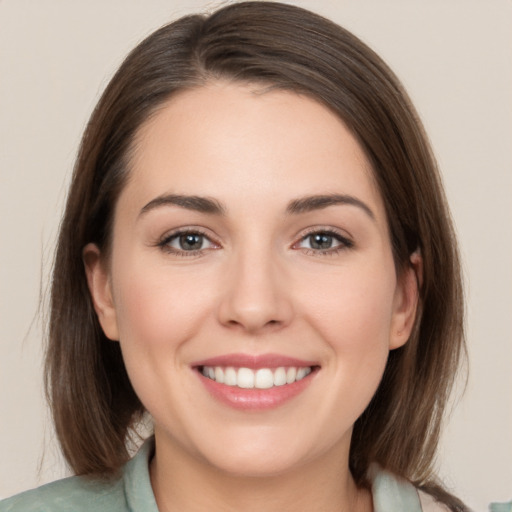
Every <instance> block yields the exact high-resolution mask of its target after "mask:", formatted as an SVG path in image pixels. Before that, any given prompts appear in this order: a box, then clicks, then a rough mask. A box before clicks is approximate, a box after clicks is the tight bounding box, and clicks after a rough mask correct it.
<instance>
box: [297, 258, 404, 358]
mask: <svg viewBox="0 0 512 512" xmlns="http://www.w3.org/2000/svg"><path fill="white" fill-rule="evenodd" d="M394 291H395V280H394V272H393V271H391V273H389V272H384V271H382V270H380V269H379V266H377V267H375V266H374V267H372V266H369V268H362V269H360V270H358V269H351V271H349V272H342V271H340V272H337V273H333V274H331V275H328V276H324V277H323V278H322V279H321V280H317V281H316V286H315V288H313V289H311V288H310V289H309V293H306V292H304V293H303V294H301V295H302V296H303V297H304V298H305V300H303V304H302V308H303V310H304V311H306V313H305V314H307V315H309V318H310V321H311V323H312V324H313V325H315V326H316V328H317V329H318V330H319V331H320V332H322V333H323V337H324V338H326V339H327V340H328V341H329V343H330V344H331V346H332V348H333V349H334V350H342V351H347V352H358V353H361V354H362V355H364V354H365V353H366V352H367V351H369V350H370V349H371V348H372V347H378V346H384V348H385V349H386V350H387V348H388V341H389V333H390V328H391V321H392V316H393V299H394Z"/></svg>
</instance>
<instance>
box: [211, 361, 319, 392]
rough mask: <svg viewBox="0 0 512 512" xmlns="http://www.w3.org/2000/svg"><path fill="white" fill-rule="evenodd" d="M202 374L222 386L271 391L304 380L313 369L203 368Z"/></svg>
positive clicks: (291, 367) (307, 367) (292, 367)
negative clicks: (270, 389) (274, 387)
mask: <svg viewBox="0 0 512 512" xmlns="http://www.w3.org/2000/svg"><path fill="white" fill-rule="evenodd" d="M201 371H202V374H203V375H204V376H205V377H208V378H209V379H212V380H214V381H216V382H219V383H220V384H225V385H227V386H234V387H239V388H244V389H253V388H257V389H269V388H271V387H273V386H284V385H285V384H293V383H294V382H296V381H299V380H302V379H303V378H304V377H306V376H307V375H309V374H310V373H311V371H312V370H311V367H309V366H306V367H300V368H296V367H294V366H290V367H288V368H284V367H282V366H281V367H279V368H276V369H270V368H260V369H258V370H252V369H250V368H238V370H237V369H236V368H233V367H232V366H228V367H222V366H203V368H202V370H201Z"/></svg>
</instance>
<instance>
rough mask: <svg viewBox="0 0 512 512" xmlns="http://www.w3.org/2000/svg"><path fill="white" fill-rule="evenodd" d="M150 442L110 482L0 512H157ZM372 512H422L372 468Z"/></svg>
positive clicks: (39, 493) (56, 491)
mask: <svg viewBox="0 0 512 512" xmlns="http://www.w3.org/2000/svg"><path fill="white" fill-rule="evenodd" d="M153 451H154V439H153V438H151V439H148V440H147V441H146V442H145V443H144V444H143V445H142V447H141V448H140V450H139V451H138V453H137V455H135V457H134V458H133V459H131V460H130V461H129V462H128V463H127V464H126V465H125V466H124V468H123V471H122V474H121V476H120V477H119V478H118V479H117V480H114V481H105V482H101V481H98V480H91V479H88V478H86V477H83V476H74V477H70V478H65V479H63V480H58V481H57V482H53V483H50V484H48V485H43V486H42V487H39V488H37V489H33V490H31V491H26V492H23V493H21V494H18V495H16V496H13V497H12V498H8V499H6V500H3V501H0V512H100V511H101V512H158V508H157V506H156V501H155V496H154V494H153V490H152V488H151V482H150V480H149V461H150V459H151V457H152V454H153ZM369 476H370V478H371V480H372V495H373V503H374V509H375V512H422V508H421V504H420V500H419V497H418V493H417V491H416V489H415V488H414V486H413V485H412V484H410V483H409V482H406V481H404V480H399V479H398V478H396V477H395V476H393V475H392V474H390V473H388V472H386V471H382V470H381V469H380V468H379V467H378V466H375V465H374V466H372V468H371V469H370V473H369Z"/></svg>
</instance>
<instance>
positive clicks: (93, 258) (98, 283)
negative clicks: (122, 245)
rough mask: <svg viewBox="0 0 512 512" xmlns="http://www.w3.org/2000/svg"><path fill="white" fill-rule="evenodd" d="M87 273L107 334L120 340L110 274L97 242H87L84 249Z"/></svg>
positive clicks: (92, 294) (83, 255) (95, 303)
mask: <svg viewBox="0 0 512 512" xmlns="http://www.w3.org/2000/svg"><path fill="white" fill-rule="evenodd" d="M82 259H83V262H84V265H85V274H86V276H87V284H88V286H89V293H90V294H91V298H92V302H93V305H94V310H95V311H96V315H97V316H98V320H99V322H100V325H101V327H102V329H103V332H104V333H105V336H106V337H107V338H109V339H111V340H115V341H117V340H119V330H118V328H117V315H116V309H115V305H114V299H113V295H112V289H111V282H110V275H109V272H108V270H107V268H106V265H105V262H104V261H103V259H102V257H101V252H100V250H99V248H98V246H97V245H96V244H87V245H86V246H85V247H84V249H83V251H82Z"/></svg>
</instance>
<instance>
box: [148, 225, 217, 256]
mask: <svg viewBox="0 0 512 512" xmlns="http://www.w3.org/2000/svg"><path fill="white" fill-rule="evenodd" d="M186 235H196V236H200V237H203V238H204V239H205V240H208V241H209V242H210V243H211V244H212V245H213V246H214V247H212V248H210V247H209V248H207V249H195V250H191V251H185V250H182V249H176V248H174V247H171V246H170V245H169V244H170V243H171V242H172V241H173V240H175V239H178V238H179V237H181V236H186ZM156 245H157V246H158V247H160V248H161V249H162V250H163V251H165V252H167V253H169V254H173V255H175V256H182V257H190V256H199V255H201V254H203V253H204V252H205V251H208V250H212V249H217V248H218V247H220V246H219V244H218V243H216V242H214V241H213V240H211V238H210V237H209V236H208V235H207V234H206V233H205V232H204V231H202V230H201V229H198V228H193V229H179V230H177V231H173V232H172V233H169V234H166V235H165V236H164V237H163V238H162V239H161V240H160V241H159V242H158V243H157V244H156Z"/></svg>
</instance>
